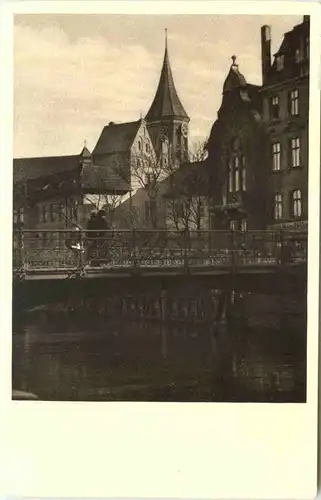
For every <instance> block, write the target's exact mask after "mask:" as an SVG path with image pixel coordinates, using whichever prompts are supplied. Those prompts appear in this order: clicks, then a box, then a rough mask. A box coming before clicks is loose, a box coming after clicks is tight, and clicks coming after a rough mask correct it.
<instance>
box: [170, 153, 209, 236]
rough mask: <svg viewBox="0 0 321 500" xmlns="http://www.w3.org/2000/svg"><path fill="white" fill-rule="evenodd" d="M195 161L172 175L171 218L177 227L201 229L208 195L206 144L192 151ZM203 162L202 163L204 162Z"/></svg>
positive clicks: (177, 169) (175, 170) (184, 165)
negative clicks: (205, 161) (205, 160)
mask: <svg viewBox="0 0 321 500" xmlns="http://www.w3.org/2000/svg"><path fill="white" fill-rule="evenodd" d="M189 156H190V158H193V159H194V161H193V162H189V163H185V164H183V165H182V166H181V167H180V168H176V169H174V170H173V172H172V173H171V174H170V176H169V183H168V184H169V189H168V195H167V209H168V210H167V219H168V220H170V221H171V222H172V223H173V224H174V226H175V227H176V228H177V229H185V230H187V229H192V228H193V229H197V230H199V229H201V227H202V220H203V217H204V210H205V203H206V200H207V197H208V188H209V183H208V179H207V175H206V174H207V166H206V164H205V163H203V162H204V159H206V150H205V148H204V145H203V144H199V145H198V146H197V148H196V149H195V150H194V151H193V152H191V153H190V155H189ZM200 163H201V164H200Z"/></svg>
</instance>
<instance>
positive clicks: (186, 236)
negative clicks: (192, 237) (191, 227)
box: [184, 229, 188, 273]
mask: <svg viewBox="0 0 321 500" xmlns="http://www.w3.org/2000/svg"><path fill="white" fill-rule="evenodd" d="M187 243H188V230H187V229H185V231H184V271H185V273H187V272H188V251H187Z"/></svg>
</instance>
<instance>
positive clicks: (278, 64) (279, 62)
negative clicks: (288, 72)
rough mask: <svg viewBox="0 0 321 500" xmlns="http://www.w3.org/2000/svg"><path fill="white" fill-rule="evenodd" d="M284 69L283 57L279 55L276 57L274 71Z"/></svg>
mask: <svg viewBox="0 0 321 500" xmlns="http://www.w3.org/2000/svg"><path fill="white" fill-rule="evenodd" d="M283 68H284V55H283V54H282V55H280V56H277V57H276V70H277V71H282V69H283Z"/></svg>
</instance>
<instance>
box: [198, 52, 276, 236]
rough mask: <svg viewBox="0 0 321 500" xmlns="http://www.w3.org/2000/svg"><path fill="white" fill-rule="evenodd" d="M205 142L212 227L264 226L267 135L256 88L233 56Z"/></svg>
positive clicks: (247, 227) (240, 228)
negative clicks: (247, 80)
mask: <svg viewBox="0 0 321 500" xmlns="http://www.w3.org/2000/svg"><path fill="white" fill-rule="evenodd" d="M232 60H233V63H232V65H231V67H230V70H229V73H228V75H227V77H226V79H225V82H224V85H223V97H222V104H221V107H220V109H219V111H218V115H217V120H216V121H215V122H214V124H213V127H212V130H211V134H210V137H209V140H208V143H207V149H208V159H207V165H208V172H209V178H210V182H211V185H212V217H211V227H212V228H213V229H229V228H230V229H236V230H246V229H263V228H264V227H266V223H267V220H266V211H267V206H266V196H265V189H266V183H267V181H268V169H267V162H268V158H267V153H268V148H267V136H266V133H265V127H264V126H263V124H262V99H261V95H260V87H259V86H256V85H251V84H248V83H247V82H246V80H245V77H244V76H243V75H242V73H241V72H240V71H239V67H238V65H237V64H236V57H235V56H233V57H232Z"/></svg>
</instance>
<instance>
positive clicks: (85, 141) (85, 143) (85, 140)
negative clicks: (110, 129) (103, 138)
mask: <svg viewBox="0 0 321 500" xmlns="http://www.w3.org/2000/svg"><path fill="white" fill-rule="evenodd" d="M86 147H87V139H84V148H86Z"/></svg>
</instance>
